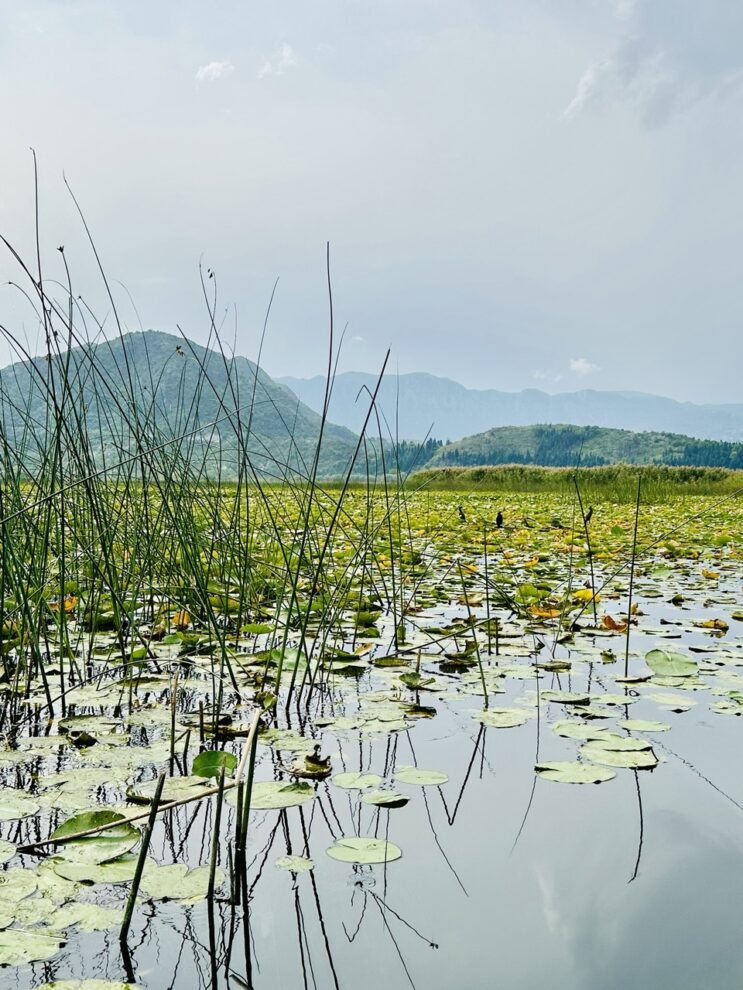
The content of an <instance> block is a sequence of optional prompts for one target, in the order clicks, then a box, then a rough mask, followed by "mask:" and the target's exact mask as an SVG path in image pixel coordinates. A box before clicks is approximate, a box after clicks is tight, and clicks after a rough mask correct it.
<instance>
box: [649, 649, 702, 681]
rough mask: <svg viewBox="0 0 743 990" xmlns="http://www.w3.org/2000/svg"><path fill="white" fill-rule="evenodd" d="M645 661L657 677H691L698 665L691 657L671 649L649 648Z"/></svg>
mask: <svg viewBox="0 0 743 990" xmlns="http://www.w3.org/2000/svg"><path fill="white" fill-rule="evenodd" d="M645 663H646V664H647V665H648V667H650V669H651V670H652V672H653V673H654V674H656V675H657V676H659V677H691V676H693V675H694V674H696V673H697V671H698V670H699V665H698V664H697V662H696V661H695V660H692V659H691V657H687V656H686V655H685V654H683V653H676V652H674V651H672V650H651V651H650V652H649V653H648V654H647V656H646V657H645Z"/></svg>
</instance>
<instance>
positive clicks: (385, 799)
mask: <svg viewBox="0 0 743 990" xmlns="http://www.w3.org/2000/svg"><path fill="white" fill-rule="evenodd" d="M361 800H362V802H363V803H364V804H374V805H377V806H378V807H380V808H404V807H405V805H406V804H407V803H408V801H409V800H410V798H409V797H408V796H407V794H398V793H397V791H386V790H378V791H366V792H365V793H364V794H362V795H361Z"/></svg>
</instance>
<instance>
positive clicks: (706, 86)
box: [562, 0, 743, 127]
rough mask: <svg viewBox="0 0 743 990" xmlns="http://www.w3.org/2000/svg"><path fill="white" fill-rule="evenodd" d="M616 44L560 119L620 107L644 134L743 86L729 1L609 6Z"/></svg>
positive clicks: (737, 11) (739, 16) (625, 0)
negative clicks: (609, 106) (630, 114)
mask: <svg viewBox="0 0 743 990" xmlns="http://www.w3.org/2000/svg"><path fill="white" fill-rule="evenodd" d="M614 14H615V18H616V28H617V29H616V38H615V41H614V43H613V45H612V46H611V48H610V49H609V51H608V52H607V53H605V54H604V55H603V56H601V57H600V58H596V59H594V60H593V61H592V62H591V63H590V64H589V66H588V67H587V68H586V69H585V71H584V72H583V74H582V75H581V77H580V79H579V81H578V85H577V88H576V91H575V95H574V96H573V98H572V99H571V100H570V102H569V103H568V105H567V107H566V108H565V110H564V111H563V114H562V115H563V117H564V118H567V119H571V118H573V117H576V116H577V115H578V114H579V113H581V112H583V111H584V110H586V109H587V108H588V107H589V106H592V105H599V104H607V103H611V102H620V101H621V102H623V103H626V104H628V105H629V106H630V107H631V108H633V109H634V110H635V111H636V112H637V113H638V114H639V116H640V117H641V119H642V120H643V121H644V123H645V124H646V125H648V126H649V127H659V126H662V125H663V124H665V123H667V122H668V121H669V120H670V119H671V117H672V116H673V115H674V114H675V113H678V112H679V111H682V110H683V109H685V108H687V107H689V106H691V105H693V104H694V103H696V102H698V101H700V100H703V99H707V98H710V97H723V96H725V95H727V94H728V93H730V92H732V91H733V90H736V89H738V88H740V87H741V85H742V84H743V51H742V50H741V47H740V44H739V42H738V39H739V38H740V37H741V32H742V31H743V8H742V7H741V6H740V4H733V3H730V0H705V2H704V3H699V0H615V4H614Z"/></svg>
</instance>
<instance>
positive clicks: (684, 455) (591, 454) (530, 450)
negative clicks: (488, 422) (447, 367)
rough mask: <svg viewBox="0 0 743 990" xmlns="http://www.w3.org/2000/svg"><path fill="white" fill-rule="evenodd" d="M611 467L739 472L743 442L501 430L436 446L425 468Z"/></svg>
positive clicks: (579, 429) (585, 430)
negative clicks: (651, 466) (660, 466)
mask: <svg viewBox="0 0 743 990" xmlns="http://www.w3.org/2000/svg"><path fill="white" fill-rule="evenodd" d="M616 463H624V464H670V465H679V466H681V465H683V466H692V467H701V466H703V467H725V468H743V443H726V442H724V441H719V440H697V439H695V438H693V437H688V436H680V435H679V434H676V433H632V432H631V431H629V430H613V429H607V428H606V427H601V426H564V425H557V426H554V425H549V426H548V425H540V426H501V427H496V428H495V429H493V430H487V431H486V432H484V433H478V434H476V435H475V436H471V437H465V438H464V439H463V440H458V441H457V442H456V443H450V444H447V445H446V446H444V447H439V448H438V449H437V450H436V451H435V452H434V453H433V455H432V456H431V458H430V459H429V460H428V461H427V462H426V464H425V467H426V468H436V467H465V466H471V465H478V466H480V465H482V466H485V465H495V464H539V465H543V466H546V467H576V466H581V467H593V466H596V465H602V464H616Z"/></svg>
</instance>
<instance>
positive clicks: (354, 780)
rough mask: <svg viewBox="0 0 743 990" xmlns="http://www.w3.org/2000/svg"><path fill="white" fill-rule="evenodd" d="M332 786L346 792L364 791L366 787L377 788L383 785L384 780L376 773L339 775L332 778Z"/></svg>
mask: <svg viewBox="0 0 743 990" xmlns="http://www.w3.org/2000/svg"><path fill="white" fill-rule="evenodd" d="M330 782H331V784H335V786H336V787H343V788H344V789H346V790H350V791H353V790H360V791H362V790H364V789H365V788H366V787H376V786H377V785H378V784H381V783H382V778H381V777H380V776H379V775H378V774H376V773H337V774H336V775H335V776H334V777H331V778H330Z"/></svg>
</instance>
